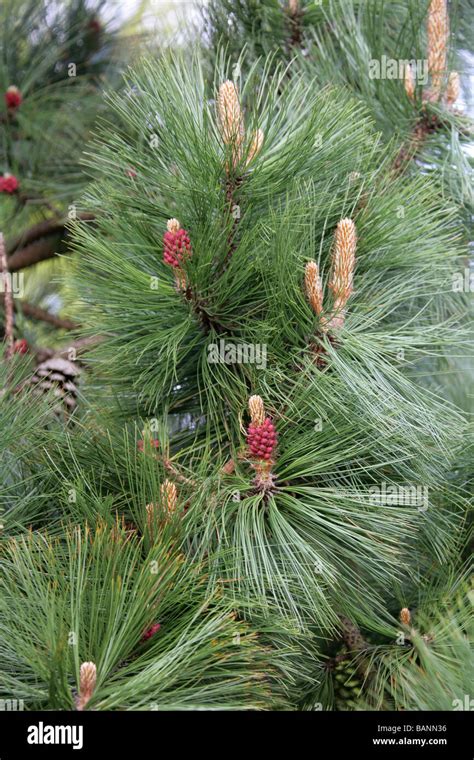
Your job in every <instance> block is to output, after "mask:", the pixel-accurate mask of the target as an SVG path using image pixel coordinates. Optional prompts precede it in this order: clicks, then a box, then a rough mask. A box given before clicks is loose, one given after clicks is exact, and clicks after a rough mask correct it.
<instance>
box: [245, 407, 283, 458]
mask: <svg viewBox="0 0 474 760" xmlns="http://www.w3.org/2000/svg"><path fill="white" fill-rule="evenodd" d="M277 440H278V435H277V432H276V430H275V426H274V425H273V422H272V421H271V419H270V417H266V418H265V420H264V422H263V424H262V425H259V426H257V425H249V429H248V434H247V444H248V447H249V449H250V453H251V454H252V456H254V457H256V458H257V459H271V456H272V454H273V452H274V450H275V448H276V445H277Z"/></svg>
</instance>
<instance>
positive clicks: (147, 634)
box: [142, 623, 161, 641]
mask: <svg viewBox="0 0 474 760" xmlns="http://www.w3.org/2000/svg"><path fill="white" fill-rule="evenodd" d="M160 628H161V625H160V623H153V625H151V626H150V627H149V628H148V629H147V630H146V631H145V633H144V634H143V636H142V641H148V639H151V637H152V636H154V635H155V633H158V631H159V630H160Z"/></svg>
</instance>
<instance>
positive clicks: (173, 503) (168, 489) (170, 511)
mask: <svg viewBox="0 0 474 760" xmlns="http://www.w3.org/2000/svg"><path fill="white" fill-rule="evenodd" d="M177 506H178V489H177V488H176V484H175V483H173V481H171V480H169V479H168V478H167V479H166V480H165V481H163V483H162V484H161V486H160V502H159V504H156V503H155V502H151V503H150V504H147V505H146V507H145V509H146V513H147V515H146V518H147V526H148V531H149V533H150V536H151V537H152V539H153V535H154V531H153V528H154V525H155V522H156V519H157V515H160V517H161V518H162V516H163V515H164V518H165V520H166V521H168V520H170V519H172V517H173V516H174V514H175V512H176V509H177Z"/></svg>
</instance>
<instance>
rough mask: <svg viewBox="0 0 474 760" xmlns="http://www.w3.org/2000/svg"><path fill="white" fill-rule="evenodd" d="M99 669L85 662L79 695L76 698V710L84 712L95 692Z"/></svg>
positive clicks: (82, 668) (80, 674) (81, 674)
mask: <svg viewBox="0 0 474 760" xmlns="http://www.w3.org/2000/svg"><path fill="white" fill-rule="evenodd" d="M96 682H97V667H96V665H95V663H93V662H83V663H82V665H81V668H80V672H79V694H78V695H77V697H76V709H77V710H83V709H84V707H85V706H86V705H87V703H88V702H89V700H90V699H91V697H92V695H93V694H94V691H95V686H96Z"/></svg>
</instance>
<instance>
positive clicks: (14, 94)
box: [5, 84, 23, 108]
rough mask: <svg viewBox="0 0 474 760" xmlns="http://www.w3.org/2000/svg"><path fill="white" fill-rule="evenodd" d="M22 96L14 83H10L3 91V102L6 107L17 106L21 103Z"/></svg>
mask: <svg viewBox="0 0 474 760" xmlns="http://www.w3.org/2000/svg"><path fill="white" fill-rule="evenodd" d="M22 100H23V97H22V95H21V92H20V90H19V89H18V87H15V85H13V84H12V85H11V86H10V87H9V88H8V90H7V91H6V93H5V103H6V104H7V108H18V106H20V105H21V102H22Z"/></svg>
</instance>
